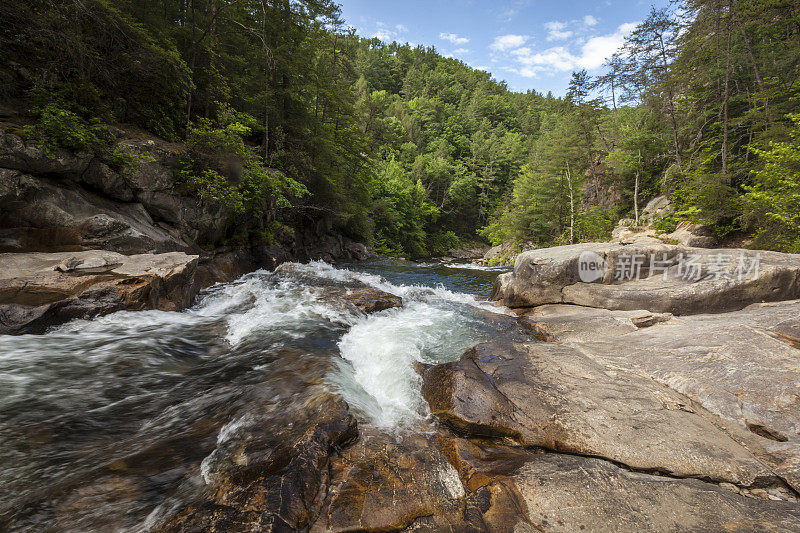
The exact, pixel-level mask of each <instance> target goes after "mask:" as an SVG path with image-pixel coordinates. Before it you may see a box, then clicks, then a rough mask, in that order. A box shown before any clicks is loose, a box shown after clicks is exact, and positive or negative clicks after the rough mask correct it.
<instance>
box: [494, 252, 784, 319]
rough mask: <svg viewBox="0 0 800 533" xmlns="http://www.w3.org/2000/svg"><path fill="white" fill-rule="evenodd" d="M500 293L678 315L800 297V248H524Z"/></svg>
mask: <svg viewBox="0 0 800 533" xmlns="http://www.w3.org/2000/svg"><path fill="white" fill-rule="evenodd" d="M582 254H592V256H593V257H595V258H596V259H597V260H599V261H602V262H603V263H604V265H603V266H604V268H600V270H599V271H598V275H597V276H598V277H597V279H596V281H597V282H595V283H586V282H583V281H582V280H581V277H580V269H579V260H580V258H581V255H582ZM584 257H586V256H585V255H584ZM634 261H636V264H635V265H634ZM651 261H653V262H652V263H651ZM690 263H691V265H692V266H689V264H690ZM651 264H652V265H653V267H654V268H653V270H652V272H651V271H650V270H651V269H650V266H651ZM689 269H691V272H689ZM651 274H652V275H651ZM585 278H586V276H585ZM587 281H589V279H587ZM492 297H493V298H494V299H502V300H503V301H504V303H505V304H506V305H508V306H510V307H535V306H538V305H543V304H549V303H572V304H577V305H584V306H588V307H600V308H605V309H613V310H637V309H646V310H648V311H651V312H655V313H672V314H676V315H687V314H695V313H701V312H723V311H732V310H738V309H742V308H743V307H746V306H747V305H750V304H752V303H757V302H762V301H781V300H790V299H793V298H797V297H800V255H792V254H781V253H776V252H755V251H752V250H733V249H730V250H726V249H717V250H707V249H701V248H687V247H680V246H673V245H667V244H659V243H658V241H655V240H654V242H650V241H644V240H637V241H636V243H634V244H630V245H624V244H597V243H590V244H576V245H570V246H560V247H556V248H547V249H541V250H533V251H530V252H525V253H523V254H520V255H519V256H518V257H517V260H516V262H515V265H514V271H513V272H510V273H506V274H501V275H500V276H498V279H497V282H496V284H495V290H494V292H493V295H492Z"/></svg>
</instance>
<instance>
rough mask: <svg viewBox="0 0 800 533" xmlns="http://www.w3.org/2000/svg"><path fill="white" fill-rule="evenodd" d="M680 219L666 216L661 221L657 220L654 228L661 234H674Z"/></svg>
mask: <svg viewBox="0 0 800 533" xmlns="http://www.w3.org/2000/svg"><path fill="white" fill-rule="evenodd" d="M678 223H679V221H678V219H677V218H675V217H673V216H666V217H664V218H662V219H661V220H657V221H656V222H655V223H654V224H653V228H654V229H655V230H656V231H659V232H661V233H672V232H673V231H675V230H676V229H677V228H678Z"/></svg>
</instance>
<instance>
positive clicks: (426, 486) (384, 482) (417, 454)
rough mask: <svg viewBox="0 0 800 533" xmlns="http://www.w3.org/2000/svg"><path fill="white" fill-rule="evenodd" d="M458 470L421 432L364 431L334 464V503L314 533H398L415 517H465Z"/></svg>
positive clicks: (451, 520) (454, 519) (453, 520)
mask: <svg viewBox="0 0 800 533" xmlns="http://www.w3.org/2000/svg"><path fill="white" fill-rule="evenodd" d="M465 497H466V491H465V489H464V486H463V485H462V483H461V479H460V478H459V476H458V472H457V471H456V469H455V468H453V466H452V465H451V464H450V463H449V462H448V461H447V459H446V458H445V456H444V455H443V454H442V453H441V452H440V451H439V450H437V449H436V448H435V447H433V446H431V445H429V443H428V441H427V439H426V438H425V437H424V436H422V435H419V436H411V435H408V436H404V437H397V438H394V437H391V436H388V435H384V434H381V433H377V432H367V433H364V432H362V435H361V438H360V440H359V441H358V443H356V444H355V445H354V446H352V447H350V448H348V449H347V450H344V452H343V454H342V457H341V458H340V459H338V460H337V461H336V462H335V464H334V467H333V473H332V479H331V489H330V496H329V498H330V503H329V505H328V507H327V509H326V510H325V512H324V513H323V514H322V516H321V517H320V520H319V521H318V522H317V524H315V527H314V528H313V529H312V530H313V531H398V530H401V529H403V528H405V527H408V526H410V525H411V524H412V523H413V522H414V521H415V520H416V519H418V518H421V517H425V516H436V517H437V518H438V519H439V520H440V521H443V522H446V523H450V524H455V523H458V522H460V521H461V520H462V519H463V510H464V505H465Z"/></svg>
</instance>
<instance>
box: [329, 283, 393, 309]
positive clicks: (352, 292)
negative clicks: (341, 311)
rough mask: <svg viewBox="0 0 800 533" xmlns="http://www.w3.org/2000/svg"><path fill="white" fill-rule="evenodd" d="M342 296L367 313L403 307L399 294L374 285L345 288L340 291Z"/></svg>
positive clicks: (344, 299)
mask: <svg viewBox="0 0 800 533" xmlns="http://www.w3.org/2000/svg"><path fill="white" fill-rule="evenodd" d="M340 298H342V300H343V301H345V302H347V303H349V304H351V305H354V306H355V307H356V308H357V309H358V310H359V311H361V312H362V313H366V314H371V313H377V312H378V311H384V310H386V309H392V308H394V307H403V299H402V298H400V297H399V296H395V295H394V294H390V293H388V292H384V291H382V290H379V289H375V288H372V287H364V288H361V289H345V290H344V291H342V292H341V293H340Z"/></svg>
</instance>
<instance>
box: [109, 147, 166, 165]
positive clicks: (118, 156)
mask: <svg viewBox="0 0 800 533" xmlns="http://www.w3.org/2000/svg"><path fill="white" fill-rule="evenodd" d="M155 160H156V159H155V158H154V157H153V156H151V155H149V154H140V153H135V152H131V151H129V150H126V149H125V148H123V147H121V146H115V147H114V149H113V150H111V152H110V153H109V154H108V155H107V156H106V162H107V163H108V164H109V166H111V167H112V168H114V169H116V170H120V171H122V170H128V171H132V170H136V169H137V168H139V166H141V165H143V164H145V163H152V162H153V161H155Z"/></svg>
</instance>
